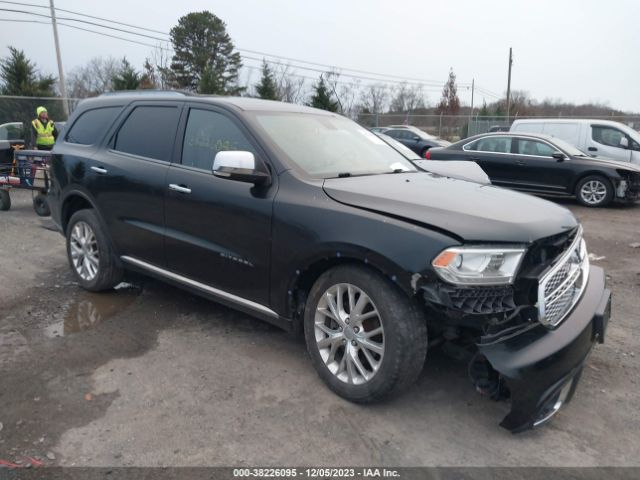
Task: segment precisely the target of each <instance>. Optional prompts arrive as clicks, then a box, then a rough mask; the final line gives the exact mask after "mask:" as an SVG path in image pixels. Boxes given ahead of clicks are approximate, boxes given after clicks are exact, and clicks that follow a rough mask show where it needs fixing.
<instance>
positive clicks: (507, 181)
mask: <svg viewBox="0 0 640 480" xmlns="http://www.w3.org/2000/svg"><path fill="white" fill-rule="evenodd" d="M511 148H512V138H511V137H510V136H506V135H488V136H486V137H481V138H479V139H477V140H475V141H473V142H472V143H469V144H467V145H464V147H463V150H464V151H465V152H467V153H466V154H465V158H466V159H468V160H472V161H474V162H476V163H478V165H480V167H482V169H483V170H484V171H485V172H486V174H487V175H489V178H490V179H491V183H493V184H495V185H501V186H507V187H512V186H513V185H514V184H517V183H518V174H519V173H521V172H520V170H519V169H518V168H517V167H518V166H517V165H516V161H515V160H514V159H513V155H511Z"/></svg>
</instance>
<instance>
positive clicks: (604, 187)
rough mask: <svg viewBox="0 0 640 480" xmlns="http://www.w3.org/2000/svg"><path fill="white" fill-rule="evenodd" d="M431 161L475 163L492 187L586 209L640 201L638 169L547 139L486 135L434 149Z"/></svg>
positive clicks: (545, 136)
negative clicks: (571, 201)
mask: <svg viewBox="0 0 640 480" xmlns="http://www.w3.org/2000/svg"><path fill="white" fill-rule="evenodd" d="M427 159H433V160H473V161H475V162H478V164H479V165H480V166H481V167H482V169H483V170H484V171H485V172H487V175H489V178H491V183H493V184H494V185H500V186H503V187H508V188H513V189H515V190H522V191H525V192H531V193H537V194H545V195H555V196H575V198H576V199H577V200H578V201H579V202H580V203H581V204H582V205H585V206H587V207H604V206H606V205H608V204H609V203H611V202H612V201H613V200H618V201H626V202H634V201H636V200H637V199H638V197H639V196H640V167H638V166H635V165H631V164H629V163H625V162H617V161H615V160H606V159H604V158H597V159H596V158H591V157H589V156H588V155H586V154H584V153H583V152H581V151H580V150H578V149H577V148H575V147H574V146H572V145H570V144H569V143H567V142H565V141H564V140H561V139H559V138H555V137H550V136H549V135H543V134H525V133H522V134H518V133H511V132H509V133H485V134H482V135H476V136H473V137H470V138H466V139H464V140H461V141H459V142H457V143H454V144H453V145H450V146H449V147H446V148H438V149H435V148H434V149H431V150H429V152H428V153H427Z"/></svg>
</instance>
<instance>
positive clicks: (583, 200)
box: [576, 175, 613, 208]
mask: <svg viewBox="0 0 640 480" xmlns="http://www.w3.org/2000/svg"><path fill="white" fill-rule="evenodd" d="M576 198H577V199H578V202H580V204H581V205H584V206H585V207H591V208H597V207H605V206H607V205H608V204H609V203H611V200H613V185H611V182H610V181H609V180H607V179H606V178H604V177H602V176H600V175H589V176H588V177H585V178H583V179H582V180H580V181H579V182H578V185H577V186H576Z"/></svg>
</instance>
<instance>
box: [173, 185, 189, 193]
mask: <svg viewBox="0 0 640 480" xmlns="http://www.w3.org/2000/svg"><path fill="white" fill-rule="evenodd" d="M169 190H173V191H174V192H180V193H191V189H190V188H187V187H185V186H182V185H176V184H175V183H170V184H169Z"/></svg>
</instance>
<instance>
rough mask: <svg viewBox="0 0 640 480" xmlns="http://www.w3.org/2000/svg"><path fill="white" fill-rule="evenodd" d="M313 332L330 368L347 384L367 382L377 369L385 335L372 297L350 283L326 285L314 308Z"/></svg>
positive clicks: (379, 364) (382, 351) (323, 358)
mask: <svg viewBox="0 0 640 480" xmlns="http://www.w3.org/2000/svg"><path fill="white" fill-rule="evenodd" d="M314 334H315V340H316V345H317V347H318V351H319V352H320V356H321V357H322V360H323V361H324V363H325V365H326V366H327V368H328V369H329V371H330V372H331V373H332V374H333V375H334V376H335V377H336V378H338V379H339V380H340V381H342V382H344V383H347V384H350V385H362V384H364V383H367V382H369V381H370V380H371V379H372V378H373V377H374V376H375V375H376V373H378V371H379V370H380V366H381V365H382V360H383V358H384V347H385V337H384V328H383V325H382V318H381V316H380V314H379V313H378V309H377V308H376V306H375V305H374V303H373V301H372V300H371V298H370V297H369V296H368V295H367V294H366V293H365V292H364V291H362V289H360V288H358V287H356V286H355V285H351V284H349V283H339V284H336V285H333V286H331V287H330V288H328V289H327V290H326V291H325V292H324V293H323V294H322V297H320V301H319V302H318V306H317V308H316V315H315V325H314Z"/></svg>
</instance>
